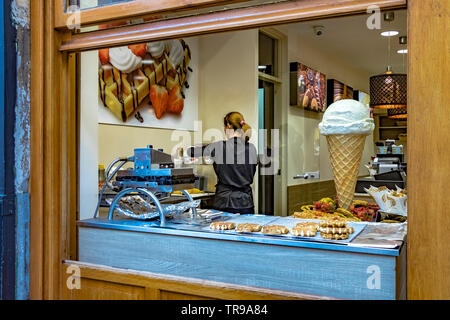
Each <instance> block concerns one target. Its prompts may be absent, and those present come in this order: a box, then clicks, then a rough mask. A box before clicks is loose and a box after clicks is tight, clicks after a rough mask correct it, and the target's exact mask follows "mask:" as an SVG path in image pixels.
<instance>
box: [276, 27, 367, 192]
mask: <svg viewBox="0 0 450 320" xmlns="http://www.w3.org/2000/svg"><path fill="white" fill-rule="evenodd" d="M280 30H281V31H282V32H284V33H285V34H287V35H288V59H289V62H301V63H303V64H305V65H307V66H309V67H311V68H313V69H315V70H318V71H320V72H322V73H324V74H325V75H326V77H327V79H337V80H340V81H342V82H344V83H345V84H347V85H349V86H351V87H353V88H354V89H355V90H361V91H364V92H368V90H369V89H368V86H369V75H368V74H366V73H365V72H362V71H361V70H358V69H357V68H354V67H353V66H351V65H348V64H345V63H343V61H342V60H341V59H338V58H336V57H335V56H333V53H332V52H324V51H323V50H319V49H318V48H317V47H315V46H314V44H313V43H312V42H311V40H309V39H308V38H304V37H300V36H299V35H298V34H296V33H295V30H293V29H290V28H288V27H281V28H280ZM322 116H323V113H318V112H313V111H308V110H304V109H302V108H296V107H289V110H288V122H287V123H288V138H287V141H288V150H287V158H288V185H289V186H293V185H298V184H305V183H311V182H312V180H303V179H299V180H295V179H293V177H294V176H295V175H297V174H304V173H306V172H316V171H319V172H320V181H326V180H332V179H333V172H332V169H331V165H330V162H329V155H328V147H327V142H326V138H325V137H324V136H321V135H320V134H319V131H318V125H319V123H320V122H321V121H322ZM373 152H374V146H373V136H372V135H370V136H368V137H367V140H366V146H365V149H364V153H363V157H362V161H361V169H360V175H367V174H368V171H367V169H366V168H365V167H364V164H366V163H367V162H369V161H370V157H371V156H373ZM314 181H317V180H314Z"/></svg>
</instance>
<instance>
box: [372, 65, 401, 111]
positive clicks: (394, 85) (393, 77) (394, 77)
mask: <svg viewBox="0 0 450 320" xmlns="http://www.w3.org/2000/svg"><path fill="white" fill-rule="evenodd" d="M406 79H407V78H406V74H389V73H386V74H382V75H378V76H373V77H371V78H370V106H371V107H373V108H381V109H392V108H406V104H407V82H406Z"/></svg>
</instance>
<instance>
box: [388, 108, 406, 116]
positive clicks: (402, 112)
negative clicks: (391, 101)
mask: <svg viewBox="0 0 450 320" xmlns="http://www.w3.org/2000/svg"><path fill="white" fill-rule="evenodd" d="M387 112H388V116H389V118H391V119H406V118H408V113H407V109H406V107H405V108H393V109H388V111H387Z"/></svg>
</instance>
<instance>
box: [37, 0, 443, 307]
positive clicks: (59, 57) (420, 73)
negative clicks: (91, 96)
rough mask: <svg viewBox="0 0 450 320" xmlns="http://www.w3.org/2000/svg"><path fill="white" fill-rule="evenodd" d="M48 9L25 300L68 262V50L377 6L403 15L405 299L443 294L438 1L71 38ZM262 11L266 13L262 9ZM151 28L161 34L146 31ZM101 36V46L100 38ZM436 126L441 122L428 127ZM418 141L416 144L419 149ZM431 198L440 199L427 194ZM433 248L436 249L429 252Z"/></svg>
mask: <svg viewBox="0 0 450 320" xmlns="http://www.w3.org/2000/svg"><path fill="white" fill-rule="evenodd" d="M162 2H164V1H162ZM191 2H192V1H191ZM55 3H56V5H55ZM58 3H59V1H56V2H54V1H48V0H33V1H31V46H32V48H31V66H32V67H31V176H30V193H31V210H30V212H31V217H30V295H31V298H32V299H59V298H61V297H62V292H63V290H64V285H65V278H64V264H63V261H64V260H67V259H69V258H70V253H69V252H70V250H69V249H70V248H69V249H68V246H69V243H70V241H68V240H67V237H68V235H67V234H66V232H67V231H66V230H68V229H73V228H76V227H75V226H74V221H73V210H74V208H76V205H77V186H76V180H77V161H76V148H77V147H76V141H77V140H76V139H77V138H76V109H77V108H76V100H75V98H74V93H73V88H72V89H71V87H70V86H73V82H71V81H73V80H71V79H70V78H69V77H68V76H67V72H68V70H69V69H70V68H71V61H73V59H70V54H69V53H70V52H76V51H84V50H92V49H98V48H102V47H110V46H112V45H122V44H124V43H128V42H144V41H152V40H157V39H160V38H170V37H175V36H182V37H186V36H194V35H199V34H204V33H214V32H222V31H230V30H242V29H248V28H257V27H264V26H268V25H274V24H284V23H290V22H296V21H304V20H313V19H323V18H329V17H336V16H343V15H354V14H359V13H362V12H364V11H365V10H366V9H367V7H368V6H369V5H378V6H379V7H380V8H382V9H404V8H406V7H407V8H408V39H409V41H408V42H409V44H408V47H409V54H408V102H409V103H408V132H409V133H411V135H410V140H411V141H410V147H409V148H408V159H409V162H410V165H409V166H408V175H409V177H408V186H409V190H408V191H409V197H410V199H409V205H408V206H409V212H408V220H409V222H408V231H409V235H408V243H407V249H408V268H407V272H408V279H407V282H408V298H410V299H442V298H444V299H448V298H449V297H450V292H449V288H450V284H449V280H448V278H446V277H445V274H446V273H445V271H446V270H448V267H449V261H450V250H448V248H449V247H448V240H447V241H446V238H445V236H446V235H447V233H446V232H444V231H445V228H447V226H448V225H449V224H450V221H449V216H448V214H447V212H446V207H447V203H446V201H447V200H446V199H445V197H444V196H443V194H442V193H443V192H444V191H443V189H442V186H445V184H446V183H447V182H448V181H447V179H446V176H445V174H443V173H444V172H447V170H450V167H449V162H442V161H441V160H442V159H448V158H450V150H449V149H448V148H440V149H439V152H433V149H432V148H433V146H435V145H438V143H440V142H441V140H442V138H443V137H444V136H445V135H446V134H448V132H447V133H446V131H445V129H446V128H448V125H449V123H450V119H449V116H448V112H447V111H446V110H445V109H446V108H443V107H442V102H443V101H444V102H445V101H449V100H450V97H449V92H448V90H445V87H444V85H443V83H448V82H449V73H448V72H445V70H441V68H442V66H448V60H445V59H446V57H447V58H448V53H446V52H447V51H446V48H448V45H446V44H445V40H443V38H442V37H441V36H440V35H441V34H445V28H446V26H447V25H448V24H445V23H443V20H442V19H446V18H447V19H448V12H449V11H450V8H449V7H450V5H449V4H448V3H442V2H440V1H438V0H408V6H406V0H371V1H369V0H353V1H352V0H335V1H331V0H315V1H309V0H306V1H290V2H282V3H278V4H275V5H266V6H265V7H264V8H263V6H260V7H254V8H245V9H234V10H230V11H228V12H227V13H226V17H224V20H222V21H218V20H215V21H213V20H211V19H208V18H211V17H216V18H217V17H220V16H218V15H219V13H213V14H210V15H207V16H197V17H190V18H189V20H188V21H190V22H191V23H192V24H193V25H195V26H196V27H195V28H188V27H187V26H186V25H179V24H177V23H179V22H180V20H179V19H175V20H173V21H171V20H169V21H163V22H154V23H147V24H144V25H141V26H140V28H143V29H142V30H140V31H139V30H137V29H136V27H133V26H127V27H120V28H117V29H114V30H102V31H96V32H92V33H89V34H77V35H72V34H71V32H70V31H68V30H65V29H64V28H63V24H62V23H61V21H64V16H61V15H55V12H56V11H55V10H57V9H58V5H59V6H60V4H58ZM178 3H179V7H180V8H181V7H183V5H184V2H183V1H178ZM184 6H185V5H184ZM270 8H271V9H272V10H270V11H269V10H266V9H270ZM58 10H59V9H58ZM245 10H247V11H245ZM90 11H91V10H90ZM59 12H60V11H59ZM86 12H88V11H86ZM91 12H94V9H92V11H91ZM134 13H136V12H123V13H122V15H119V14H118V15H116V16H112V17H110V19H113V18H114V19H121V18H128V17H130V16H131V15H133V14H134ZM140 13H142V12H140ZM244 13H247V15H244ZM102 19H106V17H104V16H103V17H99V18H98V19H97V18H88V17H87V16H83V18H82V23H97V22H100V21H101V20H102ZM183 19H186V18H183ZM202 19H203V20H202ZM102 21H103V20H102ZM184 21H185V22H187V21H186V20H184ZM424 21H426V23H423V22H424ZM155 27H160V28H162V29H160V31H155ZM61 28H62V29H61ZM161 30H165V31H166V32H161ZM133 31H134V32H135V33H133ZM136 35H137V36H138V38H137V40H136V38H135V36H136ZM102 39H106V41H100V40H102ZM99 41H100V42H99ZM96 42H97V43H96ZM440 55H443V56H442V57H441V56H440ZM436 59H438V60H439V61H440V63H437V62H436V61H435V60H436ZM413 63H414V64H413ZM430 73H431V74H436V75H438V78H437V80H436V81H437V82H436V81H427V78H426V77H427V75H429V74H430ZM441 83H442V84H441ZM439 84H441V86H440V87H439V88H440V89H439V90H438V89H437V87H436V86H437V85H439ZM424 108H427V110H426V112H423V109H424ZM442 122H443V123H444V124H443V125H439V126H435V125H434V123H436V124H438V123H439V124H441V123H442ZM424 137H426V143H423V141H424V140H423V139H424ZM438 167H439V168H440V172H441V174H440V175H439V176H437V175H436V174H435V173H434V171H433V170H435V169H436V168H438ZM439 192H441V196H440V197H437V196H435V194H437V193H439ZM427 197H428V198H430V199H433V203H432V205H430V203H429V202H428V201H426V200H425V201H424V199H428V198H427ZM430 217H431V219H430ZM436 230H437V231H436ZM438 231H439V232H438ZM438 242H439V243H440V245H441V247H439V246H436V243H438ZM436 261H438V262H436Z"/></svg>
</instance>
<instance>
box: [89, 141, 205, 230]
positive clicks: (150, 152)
mask: <svg viewBox="0 0 450 320" xmlns="http://www.w3.org/2000/svg"><path fill="white" fill-rule="evenodd" d="M129 162H133V163H134V166H133V168H132V169H125V170H120V169H121V168H122V167H123V166H124V165H125V164H126V163H129ZM114 166H116V167H115V169H114V170H112V169H113V168H114ZM111 171H112V172H111ZM110 172H111V173H110ZM105 175H106V181H105V185H104V187H103V188H102V190H101V192H100V196H99V203H98V205H97V209H96V212H95V216H94V218H95V217H96V216H97V213H98V210H99V207H100V202H101V200H102V197H103V193H104V191H105V189H106V188H109V189H111V190H113V191H115V192H117V194H116V195H115V197H114V199H113V200H112V202H111V204H110V208H109V214H108V219H109V220H112V219H113V213H114V211H115V210H116V209H117V211H118V212H119V213H122V212H121V210H119V208H118V203H119V201H120V200H121V199H123V198H124V197H127V196H130V195H139V196H144V197H145V198H147V199H150V200H151V202H153V206H151V207H152V208H153V209H154V210H153V215H150V217H157V216H159V218H160V225H161V226H165V225H166V215H167V214H168V213H170V212H169V210H168V209H167V208H169V207H170V208H171V210H172V211H176V210H174V208H175V209H180V208H179V206H178V208H177V204H174V205H170V206H164V205H162V204H161V200H163V199H165V198H168V197H169V196H170V194H171V193H172V192H174V191H181V192H182V193H183V194H184V195H185V196H186V198H187V199H188V201H189V202H188V206H187V207H188V208H189V209H192V213H193V220H194V221H195V219H196V207H197V206H198V205H199V201H193V199H192V197H191V196H190V194H189V193H188V192H187V191H186V190H187V189H192V188H194V183H195V179H196V177H195V175H194V171H193V169H192V168H174V162H173V159H172V156H171V155H169V154H166V153H164V152H163V150H161V149H159V150H155V149H153V146H148V147H147V148H143V149H135V150H134V155H133V156H131V157H128V158H119V159H116V160H114V161H113V162H112V163H111V164H110V165H109V166H108V168H107V170H106V173H105ZM114 176H116V179H115V181H114V182H113V183H112V184H111V180H112V179H113V177H114ZM183 209H184V210H186V205H185V206H184V207H183V208H181V210H183Z"/></svg>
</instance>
